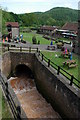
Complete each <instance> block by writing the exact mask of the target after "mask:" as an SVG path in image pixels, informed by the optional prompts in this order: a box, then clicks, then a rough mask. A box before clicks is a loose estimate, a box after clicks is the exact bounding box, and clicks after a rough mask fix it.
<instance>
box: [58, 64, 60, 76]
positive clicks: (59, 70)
mask: <svg viewBox="0 0 80 120" xmlns="http://www.w3.org/2000/svg"><path fill="white" fill-rule="evenodd" d="M59 72H60V66H58V71H57V75H59Z"/></svg>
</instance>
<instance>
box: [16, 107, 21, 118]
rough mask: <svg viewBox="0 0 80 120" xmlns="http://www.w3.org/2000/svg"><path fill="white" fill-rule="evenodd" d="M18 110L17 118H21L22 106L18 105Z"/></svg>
mask: <svg viewBox="0 0 80 120" xmlns="http://www.w3.org/2000/svg"><path fill="white" fill-rule="evenodd" d="M16 110H17V120H21V107H20V106H17V108H16Z"/></svg>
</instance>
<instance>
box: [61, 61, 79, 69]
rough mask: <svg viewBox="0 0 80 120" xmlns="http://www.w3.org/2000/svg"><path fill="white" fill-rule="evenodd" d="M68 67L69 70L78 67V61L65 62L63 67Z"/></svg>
mask: <svg viewBox="0 0 80 120" xmlns="http://www.w3.org/2000/svg"><path fill="white" fill-rule="evenodd" d="M65 65H67V66H68V68H72V67H76V66H77V64H76V61H75V60H67V61H65V62H63V66H65Z"/></svg>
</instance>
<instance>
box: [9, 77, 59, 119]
mask: <svg viewBox="0 0 80 120" xmlns="http://www.w3.org/2000/svg"><path fill="white" fill-rule="evenodd" d="M8 81H9V83H10V84H11V86H12V88H13V90H14V92H15V94H16V96H17V98H18V100H19V101H20V103H21V106H22V108H23V110H24V112H25V113H26V116H27V117H28V118H55V119H56V118H58V119H61V117H60V115H59V114H58V113H57V112H55V111H54V109H53V108H52V106H51V105H50V104H49V103H48V102H47V101H46V100H45V98H43V97H42V95H41V94H40V93H39V92H38V90H37V88H36V85H35V82H34V79H31V78H29V77H26V76H20V77H15V78H13V77H12V78H10V79H9V80H8Z"/></svg>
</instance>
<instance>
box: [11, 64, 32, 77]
mask: <svg viewBox="0 0 80 120" xmlns="http://www.w3.org/2000/svg"><path fill="white" fill-rule="evenodd" d="M13 72H14V74H15V76H17V77H20V76H26V77H29V78H34V75H33V73H32V70H31V69H30V68H29V67H28V66H26V65H25V64H19V65H17V66H16V67H15V70H14V71H13Z"/></svg>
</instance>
